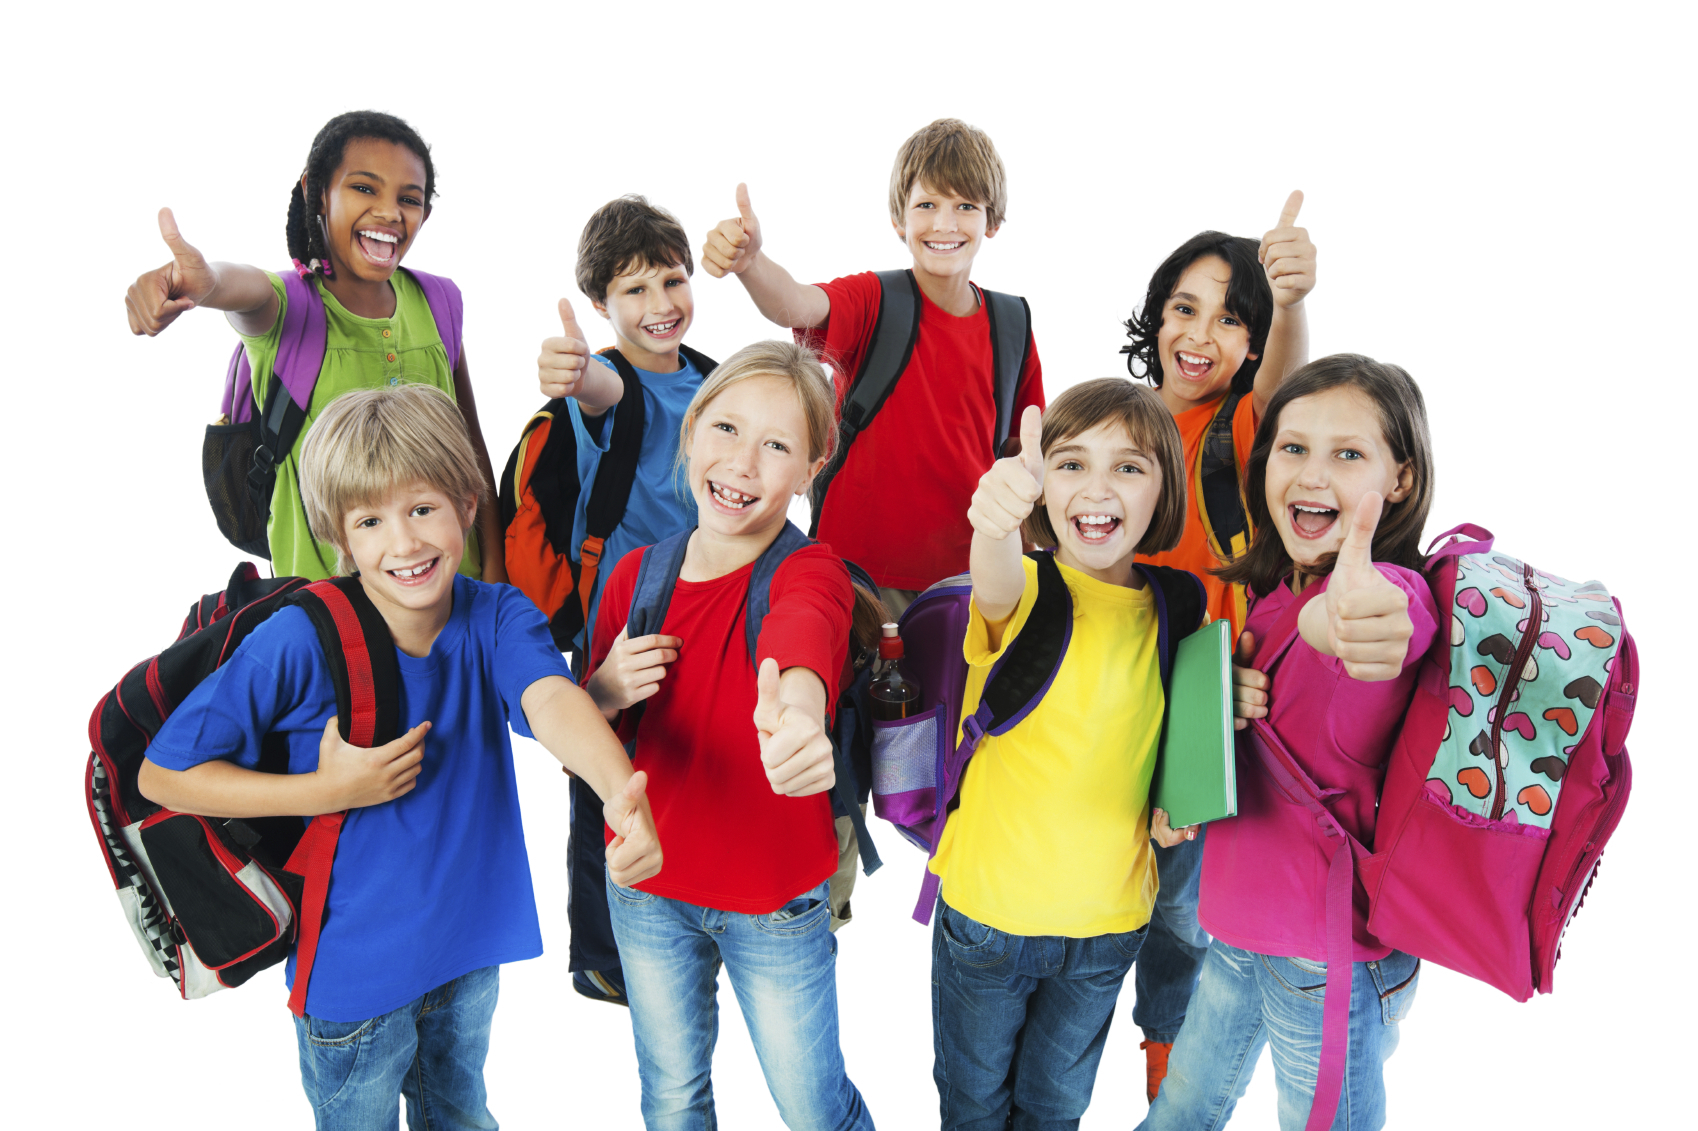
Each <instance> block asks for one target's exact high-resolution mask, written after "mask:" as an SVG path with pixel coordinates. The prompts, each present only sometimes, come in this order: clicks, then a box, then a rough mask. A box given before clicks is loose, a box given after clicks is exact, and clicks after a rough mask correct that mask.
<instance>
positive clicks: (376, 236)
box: [360, 232, 401, 243]
mask: <svg viewBox="0 0 1698 1131" xmlns="http://www.w3.org/2000/svg"><path fill="white" fill-rule="evenodd" d="M360 235H362V236H364V237H366V239H368V240H382V241H383V242H384V243H400V242H401V241H400V240H399V239H398V238H396V237H395V236H392V235H390V234H389V233H388V232H361V233H360Z"/></svg>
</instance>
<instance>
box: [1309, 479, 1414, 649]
mask: <svg viewBox="0 0 1698 1131" xmlns="http://www.w3.org/2000/svg"><path fill="white" fill-rule="evenodd" d="M1382 501H1383V500H1382V499H1381V497H1380V495H1379V494H1378V493H1376V492H1373V491H1370V492H1368V494H1366V495H1364V496H1362V501H1361V502H1359V503H1357V504H1356V514H1355V516H1354V517H1353V518H1352V519H1351V521H1350V532H1349V533H1348V534H1346V535H1345V537H1344V545H1342V546H1340V547H1339V550H1338V558H1337V561H1336V562H1335V563H1334V565H1333V567H1332V580H1331V581H1329V582H1328V583H1327V591H1326V594H1325V599H1326V642H1327V644H1328V645H1329V646H1330V651H1331V653H1332V654H1333V655H1334V656H1337V657H1338V658H1339V659H1340V660H1341V661H1343V663H1344V671H1345V674H1347V675H1349V676H1350V678H1351V679H1359V680H1363V681H1365V682H1373V681H1376V680H1386V679H1396V678H1397V676H1398V674H1399V673H1400V672H1402V671H1403V660H1404V657H1405V656H1406V655H1407V654H1408V652H1409V638H1410V637H1411V636H1413V635H1414V633H1415V626H1414V625H1413V624H1412V623H1411V622H1410V620H1409V595H1408V594H1407V593H1405V592H1404V591H1403V590H1402V589H1400V588H1398V587H1397V586H1396V585H1393V584H1392V583H1391V582H1390V581H1389V580H1387V579H1386V576H1385V574H1383V573H1381V572H1380V571H1379V570H1378V569H1377V568H1375V566H1374V559H1373V547H1374V530H1375V528H1377V527H1378V526H1379V524H1380V507H1381V503H1382ZM1310 604H1311V605H1318V604H1320V602H1319V601H1312V602H1310ZM1308 611H1309V610H1308V609H1305V610H1304V612H1305V613H1307V612H1308ZM1323 650H1327V649H1323Z"/></svg>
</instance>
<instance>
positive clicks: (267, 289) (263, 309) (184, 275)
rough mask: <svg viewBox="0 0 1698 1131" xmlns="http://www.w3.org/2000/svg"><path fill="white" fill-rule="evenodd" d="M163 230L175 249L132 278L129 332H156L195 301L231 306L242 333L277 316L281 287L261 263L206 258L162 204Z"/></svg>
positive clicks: (254, 333)
mask: <svg viewBox="0 0 1698 1131" xmlns="http://www.w3.org/2000/svg"><path fill="white" fill-rule="evenodd" d="M159 234H160V235H161V236H163V237H164V238H165V246H166V247H168V248H170V249H171V262H169V263H167V264H166V265H165V266H163V267H159V268H156V269H154V270H152V271H148V272H146V273H145V274H143V275H141V276H140V277H138V278H137V279H136V281H135V282H134V283H131V284H130V289H129V291H128V292H127V293H126V294H125V295H124V310H125V313H126V314H127V315H128V316H129V319H130V333H132V334H146V335H147V336H148V337H150V338H151V337H153V336H154V335H155V334H157V333H159V332H160V331H161V330H163V329H165V327H167V326H169V325H171V323H173V322H175V321H176V320H177V317H178V315H180V314H182V313H183V312H184V311H186V310H192V309H194V308H195V307H197V306H204V307H207V308H208V309H210V310H222V311H225V312H227V314H228V315H229V318H230V325H232V326H234V327H235V328H236V332H237V333H238V334H242V335H244V336H246V337H250V338H256V337H259V336H261V335H262V334H264V333H266V332H267V331H268V330H270V329H271V327H272V325H273V324H274V323H275V322H276V321H277V292H276V291H274V290H272V288H271V280H270V279H269V278H268V277H267V276H266V274H265V272H264V271H261V270H260V269H259V268H258V267H249V266H247V265H245V264H240V263H208V262H207V261H206V257H205V256H204V255H202V254H201V253H200V252H199V251H197V250H195V248H194V247H192V246H191V245H190V244H189V242H188V241H187V240H185V239H184V238H183V236H182V233H180V232H178V231H177V220H176V218H175V217H173V216H172V215H171V210H170V209H169V208H161V209H160V210H159Z"/></svg>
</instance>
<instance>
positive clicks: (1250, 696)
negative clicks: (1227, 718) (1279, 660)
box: [1232, 632, 1268, 730]
mask: <svg viewBox="0 0 1698 1131" xmlns="http://www.w3.org/2000/svg"><path fill="white" fill-rule="evenodd" d="M1255 658H1256V638H1255V637H1254V636H1252V635H1250V634H1249V633H1248V632H1246V633H1243V634H1241V635H1240V636H1239V637H1238V655H1236V656H1234V657H1233V659H1234V660H1236V661H1237V663H1234V664H1233V665H1232V715H1233V719H1232V729H1233V730H1243V729H1244V728H1245V727H1247V726H1249V725H1250V722H1249V720H1251V719H1265V718H1267V717H1268V677H1267V673H1266V672H1259V671H1257V670H1256V669H1255V668H1253V667H1251V666H1250V661H1252V660H1254V659H1255ZM1240 665H1242V666H1240Z"/></svg>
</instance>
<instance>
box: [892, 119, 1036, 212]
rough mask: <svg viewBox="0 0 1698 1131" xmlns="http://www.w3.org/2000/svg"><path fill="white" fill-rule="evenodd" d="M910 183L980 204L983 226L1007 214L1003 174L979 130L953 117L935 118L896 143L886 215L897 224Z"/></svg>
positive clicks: (1005, 176) (993, 150) (905, 206)
mask: <svg viewBox="0 0 1698 1131" xmlns="http://www.w3.org/2000/svg"><path fill="white" fill-rule="evenodd" d="M916 183H919V184H923V185H925V186H926V187H927V188H929V189H931V190H932V191H934V192H947V193H952V194H954V195H955V196H959V197H962V198H963V199H966V200H972V201H977V202H978V203H980V204H983V205H984V206H985V225H986V227H988V228H991V229H993V230H994V229H996V228H1000V227H1001V226H1002V221H1003V220H1004V219H1005V218H1006V217H1007V215H1008V172H1007V170H1005V169H1004V168H1003V167H1002V158H1001V157H1000V156H998V154H997V152H996V146H994V145H992V144H991V139H990V137H989V136H987V135H986V133H985V131H983V130H981V129H978V128H977V127H975V126H969V125H968V124H967V123H966V122H963V121H961V120H960V119H959V118H939V119H938V120H937V121H935V122H933V123H932V124H931V125H929V126H927V127H926V128H925V129H923V130H920V131H918V132H917V133H915V134H914V136H913V137H910V138H909V139H908V140H907V141H905V142H903V143H902V148H901V149H898V150H897V151H896V164H895V165H894V166H892V167H891V170H890V218H891V220H892V221H894V222H895V223H896V224H897V226H899V227H900V226H903V225H902V220H903V217H904V216H905V215H906V214H907V211H908V194H909V193H910V192H912V191H913V190H914V185H915V184H916Z"/></svg>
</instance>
